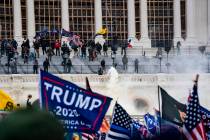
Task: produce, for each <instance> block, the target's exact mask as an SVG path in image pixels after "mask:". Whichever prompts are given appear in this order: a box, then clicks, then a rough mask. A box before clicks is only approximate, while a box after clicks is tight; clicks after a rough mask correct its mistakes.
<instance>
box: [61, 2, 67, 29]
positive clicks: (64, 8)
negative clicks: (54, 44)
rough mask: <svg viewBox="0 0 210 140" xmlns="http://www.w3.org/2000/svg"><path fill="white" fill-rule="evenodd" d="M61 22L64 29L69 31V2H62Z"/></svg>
mask: <svg viewBox="0 0 210 140" xmlns="http://www.w3.org/2000/svg"><path fill="white" fill-rule="evenodd" d="M61 22H62V28H63V29H65V30H67V31H69V2H68V0H61Z"/></svg>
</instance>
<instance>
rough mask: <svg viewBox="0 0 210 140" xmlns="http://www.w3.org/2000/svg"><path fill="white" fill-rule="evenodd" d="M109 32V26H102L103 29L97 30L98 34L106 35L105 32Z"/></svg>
mask: <svg viewBox="0 0 210 140" xmlns="http://www.w3.org/2000/svg"><path fill="white" fill-rule="evenodd" d="M107 32H108V30H107V28H101V29H100V30H99V31H98V32H97V34H100V35H104V34H107Z"/></svg>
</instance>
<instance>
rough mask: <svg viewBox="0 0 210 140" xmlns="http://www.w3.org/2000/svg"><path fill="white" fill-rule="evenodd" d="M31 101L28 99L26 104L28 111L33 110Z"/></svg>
mask: <svg viewBox="0 0 210 140" xmlns="http://www.w3.org/2000/svg"><path fill="white" fill-rule="evenodd" d="M29 100H30V99H27V102H26V107H27V109H31V108H32V104H31V102H30V101H29Z"/></svg>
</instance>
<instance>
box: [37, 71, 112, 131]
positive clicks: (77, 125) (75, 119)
mask: <svg viewBox="0 0 210 140" xmlns="http://www.w3.org/2000/svg"><path fill="white" fill-rule="evenodd" d="M40 74H41V80H40V84H41V93H40V100H41V106H42V108H44V109H46V110H47V111H49V112H51V113H52V114H54V115H55V116H56V117H57V118H58V119H59V120H60V121H61V123H62V124H63V126H64V128H65V129H66V130H67V131H68V132H76V131H77V132H80V131H82V132H94V131H98V130H99V128H100V126H101V123H102V120H103V118H104V116H105V114H106V112H107V110H108V107H109V105H110V102H111V100H112V99H111V98H109V97H106V96H103V95H100V94H97V93H92V92H90V91H87V90H85V89H83V88H81V87H79V86H77V85H75V84H73V83H71V82H68V81H66V80H63V79H61V78H59V77H57V76H54V75H52V74H49V73H47V72H44V71H41V72H40Z"/></svg>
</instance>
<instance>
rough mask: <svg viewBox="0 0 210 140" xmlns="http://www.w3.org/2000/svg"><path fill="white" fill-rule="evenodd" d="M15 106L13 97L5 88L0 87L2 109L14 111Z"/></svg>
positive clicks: (0, 105)
mask: <svg viewBox="0 0 210 140" xmlns="http://www.w3.org/2000/svg"><path fill="white" fill-rule="evenodd" d="M14 108H15V103H14V101H13V100H12V98H11V97H10V96H9V95H8V94H7V93H6V92H4V91H3V90H1V89H0V110H4V111H12V110H13V109H14Z"/></svg>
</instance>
